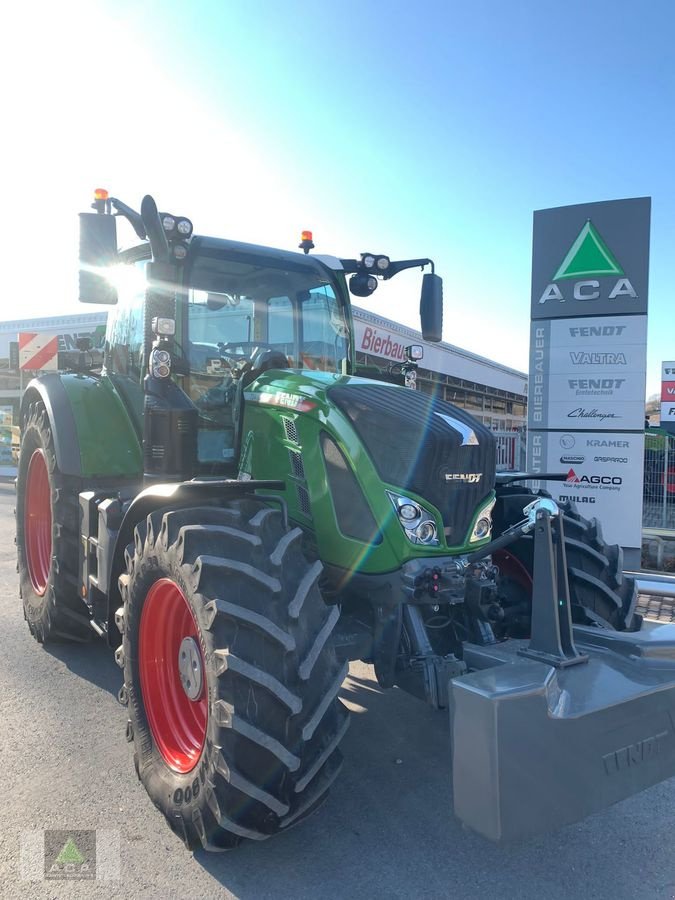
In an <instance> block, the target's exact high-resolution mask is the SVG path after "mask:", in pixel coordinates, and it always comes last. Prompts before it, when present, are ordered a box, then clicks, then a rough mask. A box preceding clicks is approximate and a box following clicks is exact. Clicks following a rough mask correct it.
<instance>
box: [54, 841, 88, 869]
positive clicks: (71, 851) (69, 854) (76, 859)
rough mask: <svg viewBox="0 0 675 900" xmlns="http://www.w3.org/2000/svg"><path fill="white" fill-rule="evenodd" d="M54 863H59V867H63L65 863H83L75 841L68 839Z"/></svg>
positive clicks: (82, 857)
mask: <svg viewBox="0 0 675 900" xmlns="http://www.w3.org/2000/svg"><path fill="white" fill-rule="evenodd" d="M56 862H57V863H59V865H65V864H66V863H77V864H81V863H83V862H84V856H82V854H81V853H80V851H79V850H78V849H77V846H76V845H75V841H74V840H73V839H72V838H68V840H67V841H66V843H65V844H64V845H63V850H62V851H61V852H60V853H59V855H58V856H57V857H56Z"/></svg>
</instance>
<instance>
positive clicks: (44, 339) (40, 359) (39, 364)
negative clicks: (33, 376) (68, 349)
mask: <svg viewBox="0 0 675 900" xmlns="http://www.w3.org/2000/svg"><path fill="white" fill-rule="evenodd" d="M58 364H59V336H58V334H44V333H36V332H34V331H20V332H19V368H20V369H24V370H28V371H29V372H36V371H38V370H42V371H51V372H56V371H57V369H58Z"/></svg>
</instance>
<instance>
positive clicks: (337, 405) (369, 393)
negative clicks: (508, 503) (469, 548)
mask: <svg viewBox="0 0 675 900" xmlns="http://www.w3.org/2000/svg"><path fill="white" fill-rule="evenodd" d="M246 398H247V400H248V401H254V402H256V403H258V404H259V403H262V404H270V405H273V406H277V407H283V408H285V409H286V410H288V412H289V413H292V412H298V413H306V414H308V417H309V418H312V419H314V418H316V417H318V418H319V420H320V422H321V423H323V424H322V426H321V427H322V429H325V431H326V432H328V433H329V434H332V435H333V436H334V437H335V438H337V439H338V441H339V443H340V444H342V446H343V447H344V448H345V449H346V455H347V458H348V459H349V460H350V465H351V466H352V467H353V469H354V471H355V473H356V476H357V478H359V480H361V477H362V476H363V475H364V474H365V467H367V468H371V467H372V469H374V470H375V473H376V474H377V477H378V479H379V481H380V482H382V483H383V484H384V486H387V487H394V488H397V489H399V490H401V491H407V492H411V493H413V494H416V495H417V496H418V497H420V498H424V499H426V500H427V501H429V502H430V503H431V504H433V506H435V507H436V509H437V510H438V511H439V512H440V514H441V517H442V520H443V530H444V535H445V543H446V546H448V547H452V546H459V545H462V544H463V543H464V542H465V539H466V535H467V532H468V530H469V527H470V525H471V523H472V520H473V518H474V516H475V514H476V510H477V508H478V507H479V506H480V505H481V501H483V500H485V499H486V498H487V497H488V496H489V494H490V493H491V491H492V490H493V489H494V484H495V441H494V437H493V435H492V432H491V431H490V430H489V429H488V428H486V427H485V426H484V425H482V424H481V423H480V422H478V421H477V420H476V419H474V418H473V417H472V416H471V415H469V413H467V412H466V411H465V410H462V409H458V408H457V407H455V406H453V405H452V404H450V403H446V402H445V401H443V400H439V399H436V398H433V397H430V396H428V395H427V394H423V393H421V392H419V391H414V390H410V389H408V388H404V387H399V386H397V385H392V384H386V383H383V382H377V381H372V380H370V379H364V378H358V377H353V376H338V375H332V374H328V373H319V372H312V373H309V372H306V371H303V372H298V371H297V370H290V371H285V372H284V373H283V377H281V373H280V372H275V373H272V372H270V373H269V374H267V375H265V376H262V377H260V378H259V379H258V380H257V381H256V382H254V383H253V384H252V385H251V386H250V387H249V388H248V391H247V394H246ZM302 418H304V416H302ZM364 455H365V457H367V461H366V459H364ZM373 499H374V498H372V497H371V502H372V501H373ZM374 511H375V512H376V514H377V511H376V510H374Z"/></svg>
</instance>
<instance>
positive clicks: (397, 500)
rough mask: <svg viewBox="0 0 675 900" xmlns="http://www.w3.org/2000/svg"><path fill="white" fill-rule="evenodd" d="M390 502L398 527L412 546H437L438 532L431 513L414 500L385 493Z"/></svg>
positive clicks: (389, 492)
mask: <svg viewBox="0 0 675 900" xmlns="http://www.w3.org/2000/svg"><path fill="white" fill-rule="evenodd" d="M387 496H388V497H389V499H390V500H391V502H392V504H393V506H394V510H395V511H396V517H397V518H398V521H399V525H400V526H401V528H402V529H403V530H404V532H405V536H406V537H407V538H408V540H409V541H410V542H411V543H412V544H426V545H427V546H431V547H435V546H436V547H437V546H438V530H437V528H436V522H435V520H434V518H433V516H432V515H431V513H430V512H429V511H428V510H426V509H424V507H423V506H420V504H419V503H417V502H416V501H415V500H411V499H410V498H409V497H404V496H403V495H401V494H394V493H392V492H391V491H387Z"/></svg>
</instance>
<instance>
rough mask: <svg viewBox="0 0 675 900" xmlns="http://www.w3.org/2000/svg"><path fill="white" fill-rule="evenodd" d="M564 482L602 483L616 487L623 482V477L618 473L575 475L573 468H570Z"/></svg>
mask: <svg viewBox="0 0 675 900" xmlns="http://www.w3.org/2000/svg"><path fill="white" fill-rule="evenodd" d="M565 484H602V485H614V486H616V487H618V486H619V485H621V484H623V478H621V477H620V476H619V475H577V473H576V472H575V471H574V469H570V470H569V472H568V473H567V478H566V480H565Z"/></svg>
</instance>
